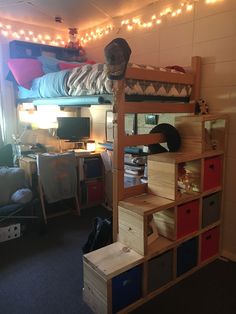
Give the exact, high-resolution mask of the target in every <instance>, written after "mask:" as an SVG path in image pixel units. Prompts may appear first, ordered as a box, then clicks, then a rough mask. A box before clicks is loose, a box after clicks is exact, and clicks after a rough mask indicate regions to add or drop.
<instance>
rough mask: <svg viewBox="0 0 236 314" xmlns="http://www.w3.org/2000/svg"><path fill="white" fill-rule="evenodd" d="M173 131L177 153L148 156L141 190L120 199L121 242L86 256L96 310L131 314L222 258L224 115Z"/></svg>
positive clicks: (192, 119)
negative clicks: (178, 138) (178, 135)
mask: <svg viewBox="0 0 236 314" xmlns="http://www.w3.org/2000/svg"><path fill="white" fill-rule="evenodd" d="M176 127H177V129H178V130H180V133H181V138H182V142H183V145H182V148H181V151H180V152H177V153H168V152H167V153H162V154H155V155H150V156H148V161H147V163H148V164H147V167H148V183H147V188H146V190H145V192H142V193H141V192H140V193H138V194H136V195H133V196H130V197H126V198H123V199H122V200H120V201H119V202H118V216H119V220H118V222H119V223H118V230H119V234H118V241H117V242H115V243H113V244H112V245H111V246H107V247H105V248H102V249H99V250H97V251H94V252H91V253H89V254H87V255H85V256H84V278H85V279H84V299H85V301H86V302H87V303H88V304H89V306H90V307H91V308H92V310H93V311H94V312H95V313H128V312H129V311H132V310H133V309H135V308H137V307H138V306H139V305H141V304H143V303H145V302H147V301H149V300H150V299H151V298H153V297H155V296H156V295H158V294H159V293H161V292H162V291H164V290H165V289H167V288H169V287H170V286H172V285H174V284H175V283H177V282H179V281H180V280H182V279H184V278H186V277H187V276H189V275H191V274H192V273H193V272H195V271H196V270H198V269H200V268H201V267H203V266H204V265H206V264H207V263H210V262H211V261H213V260H214V259H216V258H218V257H219V256H220V250H221V247H220V234H221V222H222V207H223V206H222V201H223V183H224V182H223V181H224V160H225V153H224V149H225V148H226V133H227V117H226V116H225V115H207V116H184V117H177V118H176ZM189 152H191V153H189ZM140 191H142V190H140ZM127 253H128V254H130V255H126V254H127Z"/></svg>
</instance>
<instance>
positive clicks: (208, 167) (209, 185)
mask: <svg viewBox="0 0 236 314" xmlns="http://www.w3.org/2000/svg"><path fill="white" fill-rule="evenodd" d="M221 168H222V158H221V157H220V156H216V157H211V158H206V159H205V160H204V178H203V190H204V191H207V190H210V189H213V188H216V187H218V186H220V185H221V171H222V170H221Z"/></svg>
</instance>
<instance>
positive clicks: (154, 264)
mask: <svg viewBox="0 0 236 314" xmlns="http://www.w3.org/2000/svg"><path fill="white" fill-rule="evenodd" d="M172 279H173V250H171V251H168V252H165V253H163V254H162V255H159V256H157V257H154V258H152V259H151V260H149V261H148V279H147V280H148V283H147V285H148V293H149V292H152V291H154V290H156V289H158V288H160V287H162V286H164V285H165V284H167V283H168V282H170V281H171V280H172Z"/></svg>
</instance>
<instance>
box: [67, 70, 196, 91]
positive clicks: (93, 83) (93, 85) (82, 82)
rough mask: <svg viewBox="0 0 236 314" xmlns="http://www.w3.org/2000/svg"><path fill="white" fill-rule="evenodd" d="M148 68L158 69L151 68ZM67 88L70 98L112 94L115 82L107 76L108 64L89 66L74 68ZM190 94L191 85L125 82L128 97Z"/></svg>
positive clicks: (129, 80) (137, 81)
mask: <svg viewBox="0 0 236 314" xmlns="http://www.w3.org/2000/svg"><path fill="white" fill-rule="evenodd" d="M130 66H133V67H136V68H137V67H140V66H137V65H135V64H130ZM143 67H144V66H142V68H143ZM146 68H148V69H153V70H154V69H156V68H155V67H150V66H148V67H146ZM161 70H162V71H172V72H173V70H168V69H165V68H161ZM175 72H176V71H175ZM178 73H179V72H178ZM67 88H68V95H70V96H80V95H94V94H95V95H96V94H111V93H112V88H113V81H112V80H110V79H109V78H108V76H107V68H106V64H93V65H90V64H88V65H85V66H83V67H80V68H74V69H73V70H72V71H71V72H70V74H69V76H68V80H67ZM190 93H191V85H185V84H170V83H163V82H152V81H142V80H133V79H128V80H126V82H125V94H127V95H143V96H166V97H188V96H190Z"/></svg>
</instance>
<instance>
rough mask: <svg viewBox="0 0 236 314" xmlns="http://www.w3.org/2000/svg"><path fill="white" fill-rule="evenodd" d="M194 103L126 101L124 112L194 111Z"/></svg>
mask: <svg viewBox="0 0 236 314" xmlns="http://www.w3.org/2000/svg"><path fill="white" fill-rule="evenodd" d="M194 110H195V104H194V103H187V104H186V103H168V102H165V103H163V102H125V108H124V113H150V112H151V113H194Z"/></svg>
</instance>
